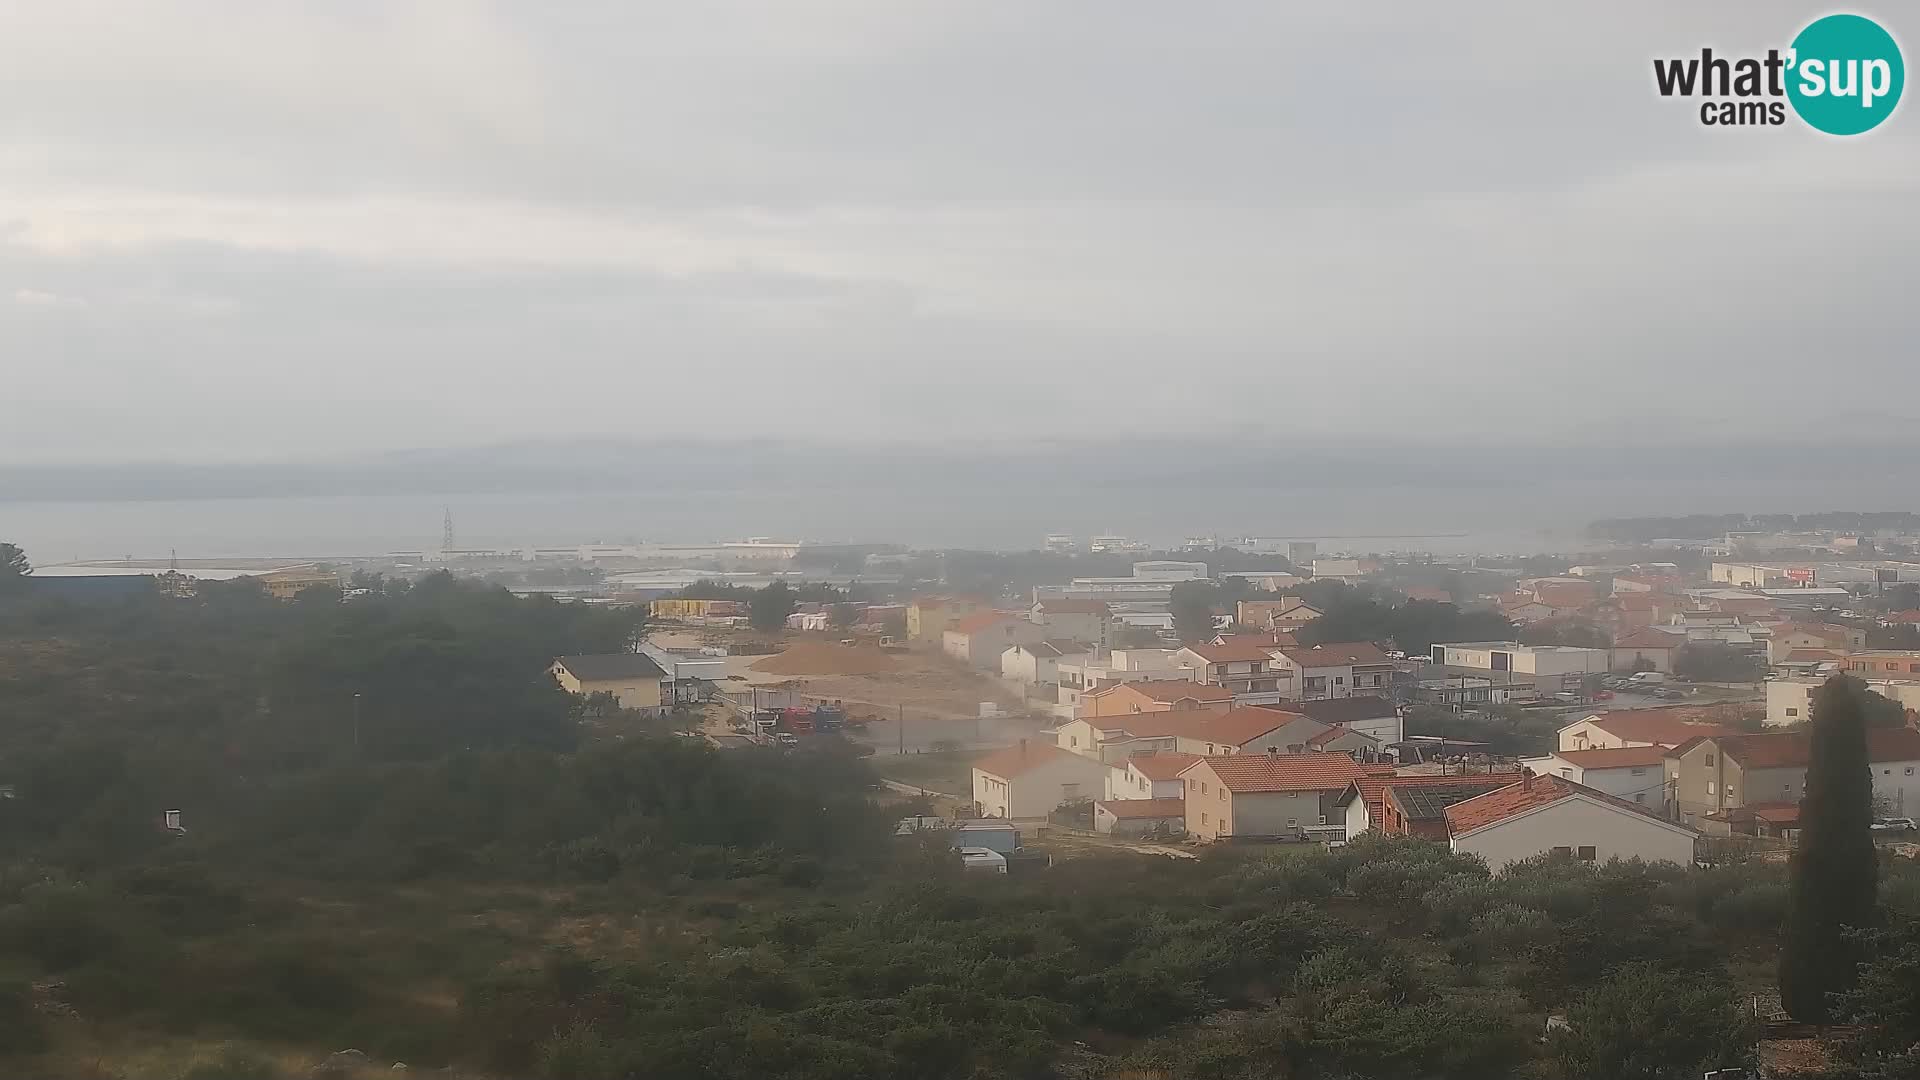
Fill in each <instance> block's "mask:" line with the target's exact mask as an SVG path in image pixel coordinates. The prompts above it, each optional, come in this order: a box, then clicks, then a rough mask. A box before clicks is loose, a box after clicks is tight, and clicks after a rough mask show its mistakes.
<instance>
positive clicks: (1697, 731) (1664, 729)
mask: <svg viewBox="0 0 1920 1080" xmlns="http://www.w3.org/2000/svg"><path fill="white" fill-rule="evenodd" d="M1700 712H1701V709H1700V707H1699V706H1697V705H1672V706H1668V707H1666V708H1657V709H1616V710H1614V711H1613V712H1605V713H1594V714H1592V715H1590V716H1583V717H1581V720H1582V721H1585V720H1591V721H1593V724H1594V726H1595V727H1598V728H1600V729H1602V730H1603V731H1606V732H1608V733H1609V734H1611V735H1613V736H1614V737H1616V738H1619V739H1622V740H1625V741H1627V742H1644V743H1658V744H1660V745H1661V746H1678V745H1680V744H1681V743H1683V742H1686V741H1687V740H1688V739H1691V738H1693V737H1694V736H1696V735H1738V734H1739V733H1740V732H1739V731H1738V729H1735V728H1730V727H1726V726H1724V725H1721V724H1701V723H1692V722H1690V721H1691V720H1692V718H1693V717H1695V716H1698V715H1700ZM1576 722H1578V721H1576ZM1568 726H1569V727H1571V726H1572V725H1571V724H1570V725H1568ZM1563 730H1564V729H1563Z"/></svg>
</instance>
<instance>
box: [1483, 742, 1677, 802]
mask: <svg viewBox="0 0 1920 1080" xmlns="http://www.w3.org/2000/svg"><path fill="white" fill-rule="evenodd" d="M1667 749H1668V748H1667V747H1664V746H1623V747H1619V748H1616V749H1612V750H1560V751H1556V752H1555V753H1552V754H1548V755H1546V756H1545V757H1537V758H1526V759H1524V760H1522V761H1521V762H1520V764H1521V765H1523V766H1525V767H1527V768H1528V769H1531V770H1533V771H1534V772H1536V773H1538V774H1540V775H1541V776H1558V777H1562V778H1564V779H1567V780H1571V781H1573V782H1574V783H1576V784H1584V785H1586V786H1587V787H1590V788H1593V789H1594V790H1596V791H1604V792H1606V793H1607V794H1609V795H1613V796H1615V797H1617V798H1622V799H1625V800H1627V801H1628V802H1630V803H1634V804H1636V805H1639V806H1645V807H1647V808H1649V809H1651V810H1661V809H1663V808H1664V807H1665V806H1666V804H1667V770H1666V758H1667Z"/></svg>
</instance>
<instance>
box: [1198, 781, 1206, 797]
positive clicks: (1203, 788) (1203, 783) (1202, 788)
mask: <svg viewBox="0 0 1920 1080" xmlns="http://www.w3.org/2000/svg"><path fill="white" fill-rule="evenodd" d="M1206 793H1207V782H1206V781H1205V780H1202V781H1200V794H1202V795H1205V794H1206Z"/></svg>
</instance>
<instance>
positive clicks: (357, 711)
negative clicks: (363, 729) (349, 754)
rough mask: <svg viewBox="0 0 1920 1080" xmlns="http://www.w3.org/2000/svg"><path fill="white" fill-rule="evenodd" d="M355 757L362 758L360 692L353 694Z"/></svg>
mask: <svg viewBox="0 0 1920 1080" xmlns="http://www.w3.org/2000/svg"><path fill="white" fill-rule="evenodd" d="M353 756H354V757H359V756H360V691H358V690H355V691H354V692H353Z"/></svg>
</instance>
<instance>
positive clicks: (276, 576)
mask: <svg viewBox="0 0 1920 1080" xmlns="http://www.w3.org/2000/svg"><path fill="white" fill-rule="evenodd" d="M259 581H260V587H261V588H263V589H265V590H267V595H268V596H271V597H273V598H274V599H275V600H291V599H293V598H294V597H296V596H298V595H300V594H301V593H302V592H305V591H306V590H308V589H321V588H325V589H337V588H339V587H340V578H339V575H337V574H329V573H327V572H326V571H324V570H316V569H314V568H313V567H311V566H301V567H294V568H291V569H287V570H275V571H274V572H273V573H271V574H262V575H260V578H259Z"/></svg>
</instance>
